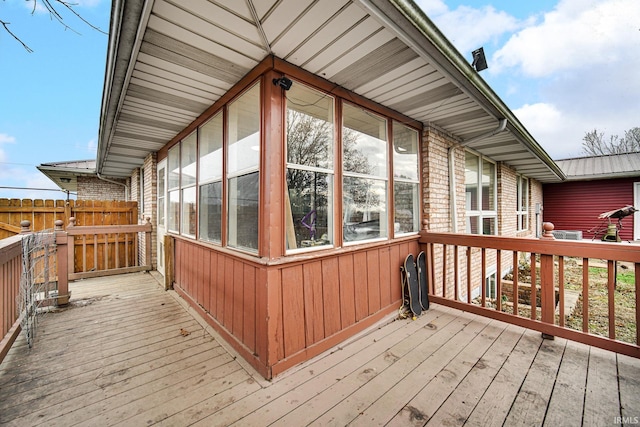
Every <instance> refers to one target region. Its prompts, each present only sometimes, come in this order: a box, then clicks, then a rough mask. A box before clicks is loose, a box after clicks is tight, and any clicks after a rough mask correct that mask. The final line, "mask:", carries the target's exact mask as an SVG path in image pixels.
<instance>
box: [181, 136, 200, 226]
mask: <svg viewBox="0 0 640 427" xmlns="http://www.w3.org/2000/svg"><path fill="white" fill-rule="evenodd" d="M180 145H181V149H180V188H181V190H180V191H181V200H180V206H181V209H180V215H181V219H182V220H181V227H180V232H181V233H182V234H184V235H186V236H189V237H195V236H196V157H197V155H196V153H197V147H198V136H197V133H196V132H192V133H191V134H190V135H189V136H187V137H186V138H185V139H183V140H182V143H181V144H180Z"/></svg>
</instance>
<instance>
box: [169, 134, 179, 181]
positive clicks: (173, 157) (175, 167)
mask: <svg viewBox="0 0 640 427" xmlns="http://www.w3.org/2000/svg"><path fill="white" fill-rule="evenodd" d="M167 157H168V159H167V170H168V171H169V190H172V189H174V188H178V187H179V186H180V144H179V143H178V144H176V145H174V146H173V147H171V149H169V153H168V155H167Z"/></svg>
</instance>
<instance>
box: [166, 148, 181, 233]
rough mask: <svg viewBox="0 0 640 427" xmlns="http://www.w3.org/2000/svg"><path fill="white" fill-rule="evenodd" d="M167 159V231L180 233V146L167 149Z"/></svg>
mask: <svg viewBox="0 0 640 427" xmlns="http://www.w3.org/2000/svg"><path fill="white" fill-rule="evenodd" d="M167 157H168V159H167V171H168V180H167V181H168V182H167V191H168V194H169V197H168V199H169V206H168V207H169V212H168V213H167V216H168V222H167V229H168V230H169V231H173V232H175V233H179V232H180V144H176V145H174V146H173V147H171V149H169V154H168V156H167Z"/></svg>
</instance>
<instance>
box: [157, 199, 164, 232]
mask: <svg viewBox="0 0 640 427" xmlns="http://www.w3.org/2000/svg"><path fill="white" fill-rule="evenodd" d="M158 224H160V225H162V226H164V197H158Z"/></svg>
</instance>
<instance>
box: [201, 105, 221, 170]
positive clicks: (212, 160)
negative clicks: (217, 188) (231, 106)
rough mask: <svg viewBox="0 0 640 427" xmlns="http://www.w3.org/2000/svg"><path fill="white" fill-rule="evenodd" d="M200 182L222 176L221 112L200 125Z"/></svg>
mask: <svg viewBox="0 0 640 427" xmlns="http://www.w3.org/2000/svg"><path fill="white" fill-rule="evenodd" d="M199 132H200V176H199V179H200V182H207V181H211V180H213V179H220V178H222V113H218V115H216V116H215V117H214V118H212V119H211V120H209V121H208V122H207V123H205V124H204V125H203V126H201V127H200V130H199Z"/></svg>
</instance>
